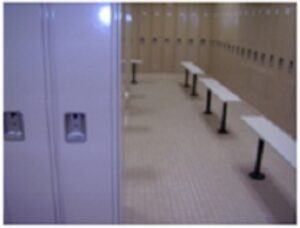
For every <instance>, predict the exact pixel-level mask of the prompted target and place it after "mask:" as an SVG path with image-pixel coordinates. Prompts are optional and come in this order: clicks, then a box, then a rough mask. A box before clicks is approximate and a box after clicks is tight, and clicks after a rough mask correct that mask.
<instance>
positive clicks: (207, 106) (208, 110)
mask: <svg viewBox="0 0 300 228" xmlns="http://www.w3.org/2000/svg"><path fill="white" fill-rule="evenodd" d="M210 103H211V90H210V89H207V95H206V110H205V112H204V114H207V115H210V114H212V112H211V110H210Z"/></svg>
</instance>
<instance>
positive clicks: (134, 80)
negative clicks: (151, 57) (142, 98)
mask: <svg viewBox="0 0 300 228" xmlns="http://www.w3.org/2000/svg"><path fill="white" fill-rule="evenodd" d="M135 74H136V63H132V80H131V83H132V84H137V81H136V78H135Z"/></svg>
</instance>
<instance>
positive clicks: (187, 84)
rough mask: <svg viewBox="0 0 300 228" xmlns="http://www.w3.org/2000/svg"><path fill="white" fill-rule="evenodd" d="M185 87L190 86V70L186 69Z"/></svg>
mask: <svg viewBox="0 0 300 228" xmlns="http://www.w3.org/2000/svg"><path fill="white" fill-rule="evenodd" d="M184 87H189V71H188V70H187V69H185V83H184Z"/></svg>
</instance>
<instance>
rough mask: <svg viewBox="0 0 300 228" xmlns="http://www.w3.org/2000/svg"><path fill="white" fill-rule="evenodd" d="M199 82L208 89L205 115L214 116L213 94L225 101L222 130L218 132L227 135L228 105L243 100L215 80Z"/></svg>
mask: <svg viewBox="0 0 300 228" xmlns="http://www.w3.org/2000/svg"><path fill="white" fill-rule="evenodd" d="M199 80H200V81H201V82H202V83H203V84H204V85H205V86H206V87H207V97H206V110H205V112H204V114H206V115H210V114H212V112H211V93H212V92H213V93H214V94H215V95H217V96H218V97H219V99H220V100H221V101H223V112H222V119H221V124H220V129H219V130H218V132H219V133H220V134H227V133H228V131H227V130H226V115H227V103H228V102H240V101H241V99H240V98H239V97H238V96H237V95H235V94H234V93H232V92H231V91H230V90H228V89H227V88H226V87H224V86H223V85H221V84H220V83H219V82H218V81H216V80H214V79H210V78H201V79H199Z"/></svg>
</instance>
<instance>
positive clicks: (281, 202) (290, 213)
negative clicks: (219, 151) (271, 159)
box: [237, 165, 296, 224]
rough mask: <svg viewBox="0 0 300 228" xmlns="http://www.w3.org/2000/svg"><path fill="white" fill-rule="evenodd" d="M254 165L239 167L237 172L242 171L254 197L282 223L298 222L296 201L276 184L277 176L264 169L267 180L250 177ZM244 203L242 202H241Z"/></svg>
mask: <svg viewBox="0 0 300 228" xmlns="http://www.w3.org/2000/svg"><path fill="white" fill-rule="evenodd" d="M252 169H253V167H252V166H250V165H249V166H247V167H246V166H244V167H238V168H237V172H240V173H241V179H242V181H243V182H244V183H245V185H246V186H247V187H249V189H250V191H252V192H253V195H254V197H256V198H257V200H258V201H259V202H261V203H262V204H263V205H264V206H265V207H266V208H268V209H269V211H270V212H271V213H272V215H273V218H274V220H275V221H276V222H278V223H280V224H295V223H296V202H295V203H293V201H292V200H291V199H289V198H288V195H287V193H286V194H284V192H282V190H281V189H280V186H278V185H276V180H275V178H274V177H273V176H272V175H271V174H270V173H268V172H267V170H266V169H265V170H264V174H265V175H266V179H265V180H260V181H259V180H253V179H251V178H250V177H249V173H250V172H251V171H252ZM241 203H242V202H241Z"/></svg>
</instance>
